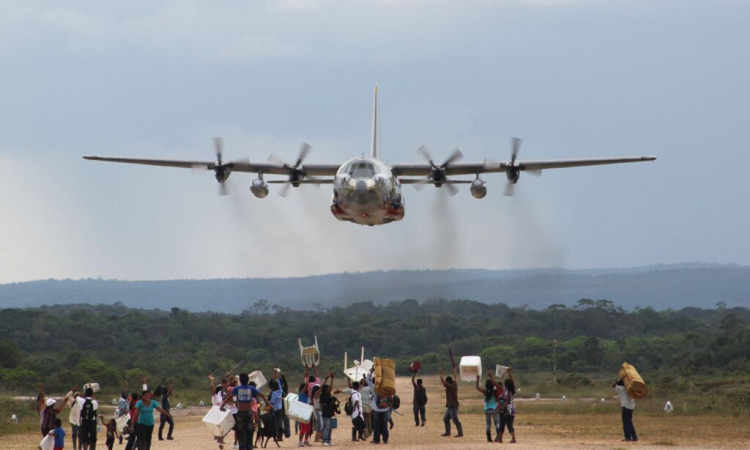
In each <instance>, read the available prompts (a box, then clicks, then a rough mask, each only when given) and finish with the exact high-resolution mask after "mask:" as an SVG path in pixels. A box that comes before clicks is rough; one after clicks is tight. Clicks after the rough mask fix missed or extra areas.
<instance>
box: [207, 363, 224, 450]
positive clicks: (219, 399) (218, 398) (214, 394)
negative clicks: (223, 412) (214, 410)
mask: <svg viewBox="0 0 750 450" xmlns="http://www.w3.org/2000/svg"><path fill="white" fill-rule="evenodd" d="M208 379H209V380H211V406H218V407H221V404H222V403H223V400H224V390H223V389H222V388H221V386H216V385H215V384H214V376H213V375H209V376H208ZM222 381H223V380H222ZM216 442H218V444H219V450H224V436H218V437H217V438H216Z"/></svg>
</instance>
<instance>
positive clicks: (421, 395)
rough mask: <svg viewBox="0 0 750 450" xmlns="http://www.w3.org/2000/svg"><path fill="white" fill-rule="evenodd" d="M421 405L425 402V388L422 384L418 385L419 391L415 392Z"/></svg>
mask: <svg viewBox="0 0 750 450" xmlns="http://www.w3.org/2000/svg"><path fill="white" fill-rule="evenodd" d="M417 395H418V397H417V398H419V400H420V402H421V404H422V405H426V404H427V389H425V388H424V386H420V387H419V393H418V394H417Z"/></svg>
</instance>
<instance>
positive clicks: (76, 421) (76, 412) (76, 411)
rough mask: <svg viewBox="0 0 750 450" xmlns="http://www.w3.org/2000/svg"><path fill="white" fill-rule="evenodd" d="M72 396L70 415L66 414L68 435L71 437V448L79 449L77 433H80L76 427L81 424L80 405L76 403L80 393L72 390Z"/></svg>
mask: <svg viewBox="0 0 750 450" xmlns="http://www.w3.org/2000/svg"><path fill="white" fill-rule="evenodd" d="M72 397H73V398H72V399H71V400H70V415H68V422H70V435H71V436H72V437H73V450H81V444H80V442H78V434H79V433H80V431H79V430H78V428H79V427H80V425H81V405H80V404H79V403H78V399H79V398H81V394H79V393H78V392H73V393H72Z"/></svg>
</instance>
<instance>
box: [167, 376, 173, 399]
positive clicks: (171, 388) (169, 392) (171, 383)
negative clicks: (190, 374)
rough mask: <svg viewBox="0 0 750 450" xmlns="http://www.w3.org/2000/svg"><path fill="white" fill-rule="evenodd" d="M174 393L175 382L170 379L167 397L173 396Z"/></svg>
mask: <svg viewBox="0 0 750 450" xmlns="http://www.w3.org/2000/svg"><path fill="white" fill-rule="evenodd" d="M173 391H174V380H173V379H172V378H170V379H169V385H168V386H167V397H169V396H170V395H172V392H173Z"/></svg>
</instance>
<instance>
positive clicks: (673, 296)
mask: <svg viewBox="0 0 750 450" xmlns="http://www.w3.org/2000/svg"><path fill="white" fill-rule="evenodd" d="M434 298H444V299H470V300H476V301H480V302H484V303H497V302H501V303H506V304H508V305H511V306H520V305H528V306H529V307H531V308H535V309H541V308H546V307H547V306H549V305H551V304H553V303H563V304H566V305H572V304H574V303H575V302H576V301H578V300H579V299H581V298H591V299H602V298H605V299H608V300H612V301H614V302H615V303H616V304H617V305H619V306H622V307H624V308H626V309H632V308H635V307H645V306H652V307H654V308H656V309H667V308H683V307H687V306H700V307H712V306H714V305H715V304H716V303H717V302H725V303H726V304H727V305H729V306H750V266H742V265H736V264H703V263H686V264H675V265H655V266H645V267H634V268H625V269H591V270H565V269H523V270H485V269H454V270H397V271H374V272H359V273H338V274H329V275H317V276H309V277H300V278H230V279H212V280H165V281H120V280H101V279H85V280H40V281H30V282H22V283H11V284H4V285H0V307H2V308H12V307H37V306H42V305H54V304H81V303H87V304H114V303H117V302H120V303H122V304H124V305H125V306H129V307H135V308H148V309H153V308H156V309H170V308H172V307H179V308H182V309H186V310H190V311H216V312H228V313H232V312H234V313H240V312H242V311H244V310H248V309H252V308H253V306H254V305H255V304H256V303H258V302H259V301H261V300H267V302H268V304H269V305H274V304H276V305H279V306H282V307H284V308H291V309H295V310H314V309H319V308H331V307H335V306H344V305H349V304H351V303H355V302H366V301H372V302H374V303H387V302H390V301H393V300H405V299H415V300H418V301H424V300H427V299H434Z"/></svg>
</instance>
